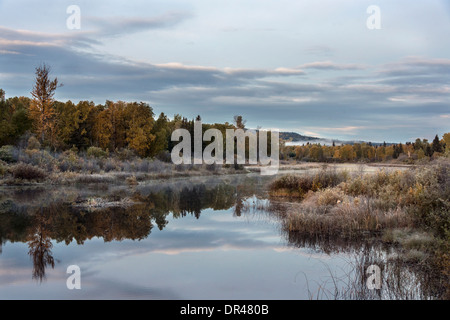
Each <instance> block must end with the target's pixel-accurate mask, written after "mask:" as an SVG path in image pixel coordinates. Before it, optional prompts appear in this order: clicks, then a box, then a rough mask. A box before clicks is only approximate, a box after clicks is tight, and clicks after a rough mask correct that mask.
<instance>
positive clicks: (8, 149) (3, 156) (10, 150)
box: [0, 146, 16, 163]
mask: <svg viewBox="0 0 450 320" xmlns="http://www.w3.org/2000/svg"><path fill="white" fill-rule="evenodd" d="M0 160H2V161H5V162H7V163H11V162H16V159H14V147H13V146H3V147H1V148H0Z"/></svg>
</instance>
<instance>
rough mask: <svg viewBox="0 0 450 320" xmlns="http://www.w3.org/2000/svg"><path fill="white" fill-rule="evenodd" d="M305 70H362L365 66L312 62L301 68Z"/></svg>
mask: <svg viewBox="0 0 450 320" xmlns="http://www.w3.org/2000/svg"><path fill="white" fill-rule="evenodd" d="M300 68H303V69H319V70H362V69H365V66H363V65H359V64H355V63H351V64H338V63H334V62H331V61H317V62H310V63H306V64H303V65H301V66H300Z"/></svg>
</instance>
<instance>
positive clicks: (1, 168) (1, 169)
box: [0, 161, 6, 177]
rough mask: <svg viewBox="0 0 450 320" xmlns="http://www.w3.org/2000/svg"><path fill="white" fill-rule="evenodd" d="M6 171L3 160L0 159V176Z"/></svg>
mask: <svg viewBox="0 0 450 320" xmlns="http://www.w3.org/2000/svg"><path fill="white" fill-rule="evenodd" d="M5 173H6V166H5V165H4V162H3V161H0V177H2V176H4V175H5Z"/></svg>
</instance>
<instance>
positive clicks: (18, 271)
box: [0, 173, 433, 300]
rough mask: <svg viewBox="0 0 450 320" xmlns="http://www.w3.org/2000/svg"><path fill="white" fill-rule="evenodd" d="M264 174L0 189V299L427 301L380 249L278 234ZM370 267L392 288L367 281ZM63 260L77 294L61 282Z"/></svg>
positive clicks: (279, 206) (277, 205)
mask: <svg viewBox="0 0 450 320" xmlns="http://www.w3.org/2000/svg"><path fill="white" fill-rule="evenodd" d="M273 178H274V177H263V176H260V175H258V174H256V173H255V174H248V175H229V176H217V177H208V178H206V177H204V178H180V179H173V180H171V179H168V180H158V181H156V180H155V181H149V182H146V183H141V184H139V185H138V186H132V187H129V186H125V185H123V186H121V185H102V184H93V185H83V186H70V187H69V186H65V187H49V186H47V187H27V188H25V187H9V188H8V187H3V188H2V189H1V193H0V194H1V195H0V237H1V246H0V299H227V300H228V299H256V300H257V299H271V300H276V299H334V298H375V299H377V298H399V297H401V298H405V297H407V298H432V297H433V294H432V292H431V293H430V292H429V291H427V290H425V289H423V288H424V287H423V283H424V282H426V281H424V280H423V278H421V276H420V275H417V274H416V273H414V272H413V271H411V270H409V269H405V268H402V269H401V271H399V270H400V269H399V268H396V267H395V266H394V267H392V268H391V267H388V265H387V264H386V263H385V262H386V257H388V256H389V255H392V254H393V252H392V248H384V247H382V246H380V245H378V244H377V242H376V241H366V242H363V243H357V244H355V243H353V244H352V243H345V242H342V241H339V239H307V238H304V237H302V236H300V235H296V234H292V233H289V232H287V231H286V229H285V228H283V223H282V221H283V203H282V202H279V201H274V200H273V199H270V198H269V197H268V195H267V190H266V186H267V184H268V182H269V181H270V179H273ZM374 263H375V264H376V265H380V267H381V269H382V270H383V275H382V276H383V279H384V280H383V281H382V283H383V285H385V284H389V283H397V284H400V285H397V286H398V288H395V289H394V290H392V286H389V290H388V289H384V288H381V290H377V289H373V290H372V289H370V290H369V289H368V288H367V286H366V282H367V274H366V269H367V267H368V266H369V265H372V264H374ZM71 265H76V266H78V267H79V268H80V283H81V289H79V290H77V289H74V290H69V289H68V287H67V284H66V281H67V279H68V277H69V276H70V275H71V274H70V273H67V268H68V267H69V266H71ZM389 270H391V271H389ZM392 277H394V278H392ZM396 277H397V278H396ZM389 279H391V280H389ZM399 279H400V280H399ZM389 281H391V282H389ZM392 291H395V292H394V293H392ZM392 294H394V295H392Z"/></svg>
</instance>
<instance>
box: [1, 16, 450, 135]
mask: <svg viewBox="0 0 450 320" xmlns="http://www.w3.org/2000/svg"><path fill="white" fill-rule="evenodd" d="M185 18H186V16H183V14H181V15H179V16H178V15H173V16H170V15H169V16H164V15H163V16H161V17H160V18H155V19H149V20H145V19H144V20H139V19H128V20H123V21H124V22H123V23H122V27H123V28H122V29H121V30H122V31H124V30H129V31H130V32H138V31H140V30H148V29H151V28H159V27H167V26H170V25H175V24H177V23H181V21H183V19H185ZM108 23H109V22H104V21H103V20H102V22H101V23H98V25H99V26H100V27H99V30H106V29H108ZM111 23H112V22H111ZM114 28H115V27H114ZM99 30H97V32H98V33H99V34H100V33H101V32H105V35H106V34H109V35H114V34H116V35H117V34H119V30H110V31H109V33H108V32H106V31H99ZM94 34H95V32H94V31H89V32H88V31H86V32H81V33H64V34H50V33H43V32H34V31H28V30H14V29H11V28H6V27H0V44H1V48H2V49H1V51H0V63H1V65H2V70H1V73H0V78H1V79H4V80H5V81H6V82H5V83H7V86H6V87H5V88H4V89H6V92H7V95H11V94H13V95H27V94H28V92H29V90H30V89H31V87H32V81H33V73H34V68H35V67H36V66H37V65H39V64H41V63H42V62H47V63H49V64H50V65H51V66H52V70H53V73H54V76H57V77H58V78H59V80H60V81H61V82H62V83H64V87H62V88H60V89H59V90H58V92H57V98H58V99H62V100H64V99H66V100H68V99H70V100H73V101H76V100H93V101H95V102H97V103H102V102H104V101H105V100H107V99H109V100H128V101H130V100H131V101H136V100H137V101H146V102H149V103H150V104H151V105H152V106H153V107H154V108H155V110H156V111H157V112H158V111H159V110H161V111H164V112H165V113H166V114H169V115H170V114H175V113H181V114H183V115H184V116H187V117H194V116H196V115H197V114H201V115H202V117H203V118H204V119H205V120H206V121H212V122H224V121H230V119H229V118H230V117H231V116H230V115H232V114H242V115H244V117H246V118H247V119H248V124H249V125H250V126H255V127H256V126H263V127H273V126H277V127H280V128H283V129H286V130H289V129H293V128H299V126H304V127H309V128H310V130H309V131H312V132H315V133H320V131H319V129H320V128H322V129H323V133H322V134H321V136H324V135H326V134H327V131H326V129H327V128H328V129H330V130H329V131H328V132H330V134H333V135H334V134H342V135H343V134H345V136H346V137H348V136H349V135H351V134H354V135H361V134H363V133H364V134H365V135H366V136H367V137H368V138H370V140H375V139H379V140H386V138H377V137H382V135H383V133H382V132H379V131H377V129H376V128H375V127H376V126H375V124H377V123H378V122H380V121H383V122H385V123H386V125H391V124H393V123H398V125H399V126H398V128H399V129H398V130H397V131H398V132H402V134H403V131H405V130H404V129H400V128H401V126H402V125H406V124H408V123H415V124H417V123H418V122H417V121H416V119H420V117H424V116H427V117H430V116H433V115H435V116H436V117H438V118H439V114H446V113H447V112H446V111H447V110H448V104H449V103H450V101H449V92H450V79H449V78H448V71H450V69H449V68H450V59H433V58H424V57H406V58H404V59H400V60H398V61H394V62H390V63H383V64H380V65H366V64H364V65H363V64H360V63H341V62H334V61H312V62H308V63H304V64H301V65H299V66H278V67H272V68H230V67H227V68H220V67H216V66H213V65H209V66H206V65H191V64H186V63H181V62H168V63H150V62H147V61H137V60H133V59H130V58H125V57H121V56H117V55H112V54H108V53H104V52H101V51H97V50H95V49H94V47H95V46H96V45H97V44H99V43H100V41H99V40H97V39H96V38H95V37H94V36H93V35H94ZM313 70H321V71H322V72H320V74H319V75H320V77H318V75H317V73H314V72H313ZM310 72H311V73H310ZM436 117H434V118H436ZM440 119H442V118H440ZM430 121H431V120H429V119H427V120H424V121H423V122H422V126H421V128H422V129H421V130H423V132H425V131H426V130H429V129H428V128H430V127H432V123H431V122H430ZM336 122H339V125H338V126H336ZM331 128H352V130H350V129H349V130H347V131H346V130H339V129H337V130H331ZM403 128H409V126H405V127H403ZM393 130H396V129H393ZM435 130H436V131H444V130H446V129H445V125H444V124H439V127H437V128H435V129H433V131H435ZM447 131H448V129H447ZM406 134H407V136H408V137H409V136H411V135H414V130H413V129H411V130H409V129H408V132H407V133H405V136H406ZM360 137H361V136H360ZM333 138H338V137H334V136H333ZM361 138H363V137H361Z"/></svg>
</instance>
